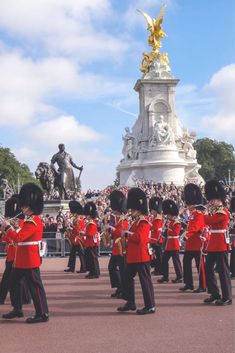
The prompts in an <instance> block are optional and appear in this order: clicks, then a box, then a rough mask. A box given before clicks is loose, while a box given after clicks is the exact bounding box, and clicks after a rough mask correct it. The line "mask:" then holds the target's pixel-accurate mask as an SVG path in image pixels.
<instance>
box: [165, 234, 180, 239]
mask: <svg viewBox="0 0 235 353" xmlns="http://www.w3.org/2000/svg"><path fill="white" fill-rule="evenodd" d="M178 238H179V235H177V236H176V237H172V236H168V237H167V239H178Z"/></svg>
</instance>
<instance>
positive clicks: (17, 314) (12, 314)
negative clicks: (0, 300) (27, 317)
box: [2, 309, 24, 319]
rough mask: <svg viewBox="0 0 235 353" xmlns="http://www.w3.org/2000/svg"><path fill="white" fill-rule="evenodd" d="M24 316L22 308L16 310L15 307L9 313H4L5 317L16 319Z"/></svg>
mask: <svg viewBox="0 0 235 353" xmlns="http://www.w3.org/2000/svg"><path fill="white" fill-rule="evenodd" d="M23 316H24V314H23V312H22V311H21V310H15V309H13V310H12V311H10V312H9V313H8V314H3V315H2V317H3V319H14V318H15V317H23Z"/></svg>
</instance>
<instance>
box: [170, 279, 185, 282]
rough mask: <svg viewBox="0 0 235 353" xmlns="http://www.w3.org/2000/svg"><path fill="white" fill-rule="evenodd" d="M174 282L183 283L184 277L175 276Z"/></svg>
mask: <svg viewBox="0 0 235 353" xmlns="http://www.w3.org/2000/svg"><path fill="white" fill-rule="evenodd" d="M171 282H172V283H182V282H183V279H182V278H175V279H172V280H171Z"/></svg>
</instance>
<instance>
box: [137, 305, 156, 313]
mask: <svg viewBox="0 0 235 353" xmlns="http://www.w3.org/2000/svg"><path fill="white" fill-rule="evenodd" d="M155 311H156V308H155V306H153V307H152V308H143V309H137V310H136V314H137V315H146V314H154V313H155Z"/></svg>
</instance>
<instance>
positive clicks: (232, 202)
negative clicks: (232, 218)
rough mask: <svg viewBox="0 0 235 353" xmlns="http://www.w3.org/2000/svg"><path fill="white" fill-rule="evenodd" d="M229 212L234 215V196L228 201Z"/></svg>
mask: <svg viewBox="0 0 235 353" xmlns="http://www.w3.org/2000/svg"><path fill="white" fill-rule="evenodd" d="M230 212H231V213H235V196H233V197H232V198H231V201H230Z"/></svg>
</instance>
